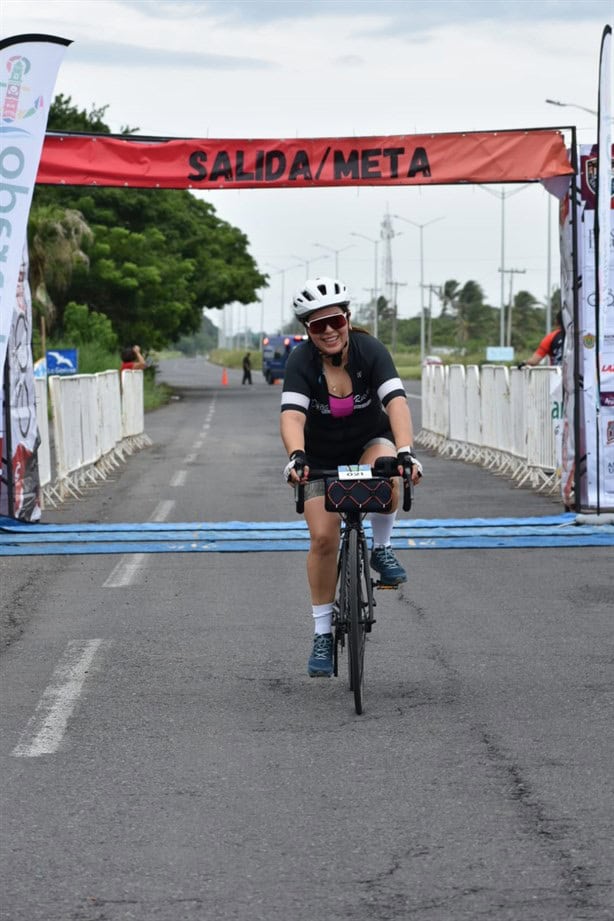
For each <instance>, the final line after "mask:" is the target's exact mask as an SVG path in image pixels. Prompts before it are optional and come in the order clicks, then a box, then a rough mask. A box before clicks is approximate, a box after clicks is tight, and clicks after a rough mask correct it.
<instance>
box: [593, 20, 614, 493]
mask: <svg viewBox="0 0 614 921" xmlns="http://www.w3.org/2000/svg"><path fill="white" fill-rule="evenodd" d="M597 118H598V128H597V150H598V158H597V201H596V205H595V237H596V246H595V253H596V263H595V275H596V278H595V291H596V294H597V303H596V306H595V311H596V317H595V320H596V323H595V325H596V332H597V376H598V390H599V396H598V400H597V406H596V412H597V425H596V437H597V452H596V453H597V458H596V464H597V500H596V505H597V510H598V511H600V510H601V507H602V505H604V503H605V506H606V508H609V509H614V437H613V435H614V275H613V273H612V268H614V258H613V254H612V248H613V244H614V238H613V235H612V226H611V214H612V210H611V209H612V199H613V197H614V189H613V188H612V184H613V183H612V29H611V28H610V26H606V28H605V29H604V31H603V36H602V39H601V53H600V56H599V105H598V107H597Z"/></svg>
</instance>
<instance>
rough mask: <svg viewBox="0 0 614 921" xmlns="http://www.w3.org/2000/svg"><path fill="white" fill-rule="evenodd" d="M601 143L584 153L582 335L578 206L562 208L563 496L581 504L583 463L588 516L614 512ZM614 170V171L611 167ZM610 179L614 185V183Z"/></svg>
mask: <svg viewBox="0 0 614 921" xmlns="http://www.w3.org/2000/svg"><path fill="white" fill-rule="evenodd" d="M610 151H611V154H610V158H609V159H610V163H612V162H613V161H614V148H613V147H612V145H610ZM597 159H598V148H597V145H593V146H590V145H582V146H580V148H579V164H580V167H579V175H578V177H577V180H578V181H577V195H578V203H579V207H578V219H579V225H578V252H577V260H578V277H579V279H580V289H579V304H578V329H577V335H576V330H575V321H574V315H573V293H574V292H573V285H574V277H573V260H572V226H571V203H570V200H569V198H568V199H566V200H565V202H563V203H562V206H561V301H562V309H563V323H564V326H565V347H564V354H563V389H564V393H565V398H564V399H565V405H564V421H563V445H562V449H563V456H562V462H563V463H562V467H563V469H562V491H563V498H564V500H565V502H566V504H568V505H572V504H573V503H574V495H573V490H574V480H575V473H576V471H575V458H576V457H579V458H580V469H579V471H578V474H579V492H580V494H579V496H578V497H577V499H578V500H579V506H578V508H579V509H580V510H581V511H596V510H600V511H601V512H604V511H614V349H613V346H614V337H613V336H612V333H611V332H609V330H611V329H612V324H613V323H614V253H613V252H612V250H613V248H614V210H613V209H612V204H614V201H613V199H612V196H611V194H610V196H609V197H608V199H607V201H608V204H609V205H610V207H609V209H607V210H606V214H607V218H606V221H607V223H604V220H603V218H602V219H601V222H600V232H599V238H600V240H601V241H603V240H604V239H605V241H606V243H607V245H608V247H609V258H607V259H606V260H605V265H604V263H602V262H601V261H600V260H599V258H598V254H597V252H596V248H597V241H596V239H595V208H596V207H597ZM610 170H611V167H610ZM610 181H611V180H610ZM598 265H599V271H600V272H601V273H602V277H603V282H602V283H603V286H604V288H605V289H606V290H604V295H603V303H600V297H599V291H598V277H597V274H598V273H597V266H598ZM604 268H605V269H606V270H607V273H608V275H607V279H606V276H605V272H604ZM575 343H577V347H578V355H577V363H578V380H579V388H578V390H577V394H575V393H574V389H575V387H574V384H575V374H574V369H575V362H576V355H575V348H574V344H575ZM575 399H577V400H578V401H579V405H578V407H577V412H578V421H579V426H578V436H579V439H580V441H579V444H578V445H576V444H575V433H574V413H575Z"/></svg>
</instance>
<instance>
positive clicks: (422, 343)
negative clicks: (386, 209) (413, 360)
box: [392, 214, 444, 364]
mask: <svg viewBox="0 0 614 921" xmlns="http://www.w3.org/2000/svg"><path fill="white" fill-rule="evenodd" d="M392 216H393V217H396V218H397V220H399V221H405V223H406V224H412V225H413V226H414V227H418V228H419V230H420V363H421V364H422V362H423V361H424V356H425V354H426V351H425V344H426V323H425V322H424V228H425V227H428V226H429V224H435V223H436V222H437V221H443V220H444V218H443V217H434V218H433V219H432V220H431V221H424V223H422V224H420V223H418V221H410V219H409V218H408V217H403V215H402V214H393V215H392Z"/></svg>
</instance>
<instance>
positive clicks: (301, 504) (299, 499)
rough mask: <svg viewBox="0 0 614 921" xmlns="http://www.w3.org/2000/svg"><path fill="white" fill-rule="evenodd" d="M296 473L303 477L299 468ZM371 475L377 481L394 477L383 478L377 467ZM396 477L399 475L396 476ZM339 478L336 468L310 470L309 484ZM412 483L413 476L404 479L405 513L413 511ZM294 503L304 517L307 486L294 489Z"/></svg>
mask: <svg viewBox="0 0 614 921" xmlns="http://www.w3.org/2000/svg"><path fill="white" fill-rule="evenodd" d="M294 469H295V470H296V473H297V474H298V475H299V476H301V474H302V470H300V472H299V469H300V468H298V467H295V468H294ZM371 475H372V476H373V477H374V478H375V479H379V480H390V479H392V475H389V476H382V474H381V472H379V471H377V472H376V468H375V467H371ZM394 475H395V476H396V475H397V474H394ZM338 476H339V470H338V468H337V467H335V468H334V469H333V470H316V469H314V468H311V467H310V468H309V476H308V477H307V480H308V482H311V480H322V479H324V478H325V477H331V478H337V477H338ZM412 487H413V484H412V481H411V476H404V477H403V511H404V512H408V511H409V510H410V509H411V503H412ZM294 496H295V498H294V501H295V504H296V512H297V514H298V515H302V514H303V512H304V511H305V485H304V483H297V484H296V485H295V487H294Z"/></svg>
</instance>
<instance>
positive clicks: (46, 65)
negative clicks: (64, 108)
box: [0, 35, 70, 368]
mask: <svg viewBox="0 0 614 921" xmlns="http://www.w3.org/2000/svg"><path fill="white" fill-rule="evenodd" d="M69 44H70V42H69V41H67V40H66V39H63V38H55V37H54V36H51V35H21V36H16V37H14V38H6V39H2V40H1V41H0V253H2V263H1V265H0V368H2V367H4V359H5V356H6V344H7V341H8V335H9V330H10V327H11V321H12V317H13V310H14V308H15V292H16V290H17V279H18V277H19V266H20V263H21V255H22V250H23V244H24V240H25V239H26V229H27V223H28V213H29V211H30V204H31V202H32V194H33V192H34V184H35V180H36V173H37V171H38V164H39V161H40V155H41V150H42V147H43V142H44V140H45V129H46V128H47V118H48V115H49V106H50V104H51V99H52V95H53V87H54V85H55V80H56V76H57V72H58V68H59V66H60V63H61V61H62V58H63V56H64V52H65V50H66V46H67V45H69Z"/></svg>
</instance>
